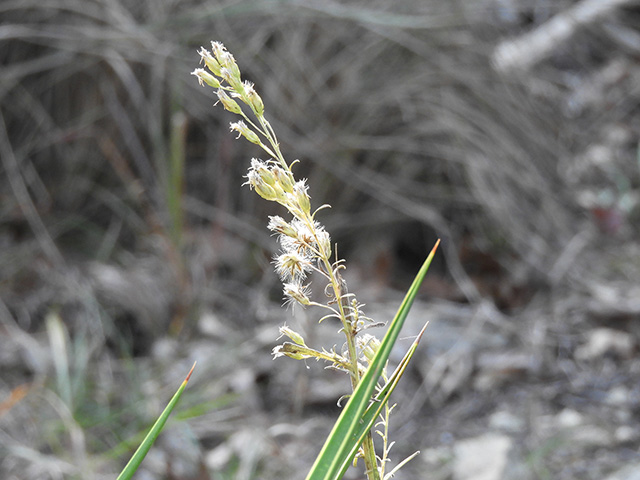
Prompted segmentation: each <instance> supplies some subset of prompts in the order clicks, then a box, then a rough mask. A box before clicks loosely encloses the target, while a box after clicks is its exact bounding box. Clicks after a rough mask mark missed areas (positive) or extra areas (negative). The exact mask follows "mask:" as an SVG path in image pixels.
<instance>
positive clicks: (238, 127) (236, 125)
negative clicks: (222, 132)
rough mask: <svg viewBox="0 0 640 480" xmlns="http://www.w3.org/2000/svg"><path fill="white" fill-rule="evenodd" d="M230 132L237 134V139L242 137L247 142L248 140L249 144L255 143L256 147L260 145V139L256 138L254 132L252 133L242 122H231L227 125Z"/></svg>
mask: <svg viewBox="0 0 640 480" xmlns="http://www.w3.org/2000/svg"><path fill="white" fill-rule="evenodd" d="M229 126H230V128H231V131H232V132H233V131H234V130H235V131H236V132H238V134H239V135H238V137H237V138H240V136H243V137H244V138H246V139H247V140H249V141H250V142H251V143H255V144H256V145H260V143H261V142H260V137H258V135H257V134H256V132H254V131H253V130H251V129H250V128H249V127H248V126H247V124H246V123H244V122H243V121H242V120H240V121H239V122H232V123H230V124H229Z"/></svg>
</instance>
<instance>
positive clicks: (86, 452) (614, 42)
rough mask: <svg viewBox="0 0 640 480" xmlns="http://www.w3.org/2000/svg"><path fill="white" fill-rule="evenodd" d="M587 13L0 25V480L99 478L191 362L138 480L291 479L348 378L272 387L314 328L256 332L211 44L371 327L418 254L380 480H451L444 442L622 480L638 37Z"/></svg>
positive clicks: (80, 1) (452, 9) (633, 259)
mask: <svg viewBox="0 0 640 480" xmlns="http://www.w3.org/2000/svg"><path fill="white" fill-rule="evenodd" d="M589 4H593V2H588V1H587V0H583V1H580V2H575V1H573V0H562V1H556V2H545V1H519V0H484V1H477V2H462V1H460V2H455V1H454V2H450V1H444V0H423V1H414V2H412V1H410V0H407V1H400V2H387V1H378V0H373V1H367V2H332V1H326V0H318V1H313V2H296V1H275V0H262V1H221V2H199V1H195V0H187V1H181V2H177V1H172V0H161V1H157V0H156V1H149V0H144V1H141V0H136V1H133V0H113V1H85V0H77V1H74V0H48V1H47V2H37V1H24V0H15V1H11V0H9V1H5V2H3V3H2V5H0V18H1V19H2V21H1V24H0V59H1V64H2V68H1V69H0V112H1V115H0V157H1V164H0V245H2V248H0V299H1V301H0V476H1V477H2V478H10V479H23V478H24V479H27V478H29V479H40V478H42V479H49V478H113V476H114V473H115V472H117V471H119V469H120V467H121V466H122V465H123V464H124V463H125V462H126V459H127V456H128V454H129V453H130V452H131V446H132V445H133V444H134V443H135V442H136V441H138V440H139V439H140V438H141V435H142V434H143V430H144V429H145V428H146V427H147V426H148V425H150V424H151V423H152V421H153V419H154V418H155V416H157V414H158V413H159V412H160V411H161V409H162V408H163V406H164V404H165V403H166V401H167V400H168V399H169V398H170V397H171V394H172V393H173V392H174V391H175V389H176V388H177V386H178V385H179V384H180V382H181V381H182V379H183V378H184V375H185V374H186V372H187V371H188V370H189V367H190V365H191V364H192V362H193V360H198V369H197V370H196V373H195V374H194V376H193V378H192V379H191V383H190V386H189V389H188V390H187V392H186V393H185V396H184V397H183V403H182V404H181V413H180V416H179V417H180V418H179V419H178V420H179V421H176V422H174V423H173V424H172V425H171V426H170V429H172V435H171V436H166V437H164V439H163V441H164V443H163V444H162V445H160V447H159V448H158V449H156V451H155V453H154V454H152V456H151V457H150V458H149V459H148V460H147V463H146V465H145V468H146V471H145V472H142V473H141V477H140V478H171V479H206V478H212V479H217V478H220V479H225V478H234V479H250V478H262V479H269V478H293V477H296V476H300V475H302V474H301V473H300V472H301V471H303V472H306V469H307V468H308V466H309V465H310V464H311V462H312V460H313V458H314V457H315V454H316V453H317V449H318V448H319V445H320V442H321V440H322V438H323V437H324V435H325V434H326V432H327V431H328V429H329V426H330V425H331V422H330V421H327V416H329V418H335V417H336V415H337V407H335V402H336V400H337V399H338V398H339V397H340V396H341V395H342V393H344V391H346V389H347V384H346V383H345V379H344V378H341V377H339V376H335V377H334V376H332V375H331V373H327V372H323V371H322V370H321V368H320V366H316V365H315V364H310V365H309V367H310V369H311V370H312V371H311V379H310V380H309V379H307V375H306V374H304V373H303V375H300V373H301V372H300V371H299V369H300V368H303V367H301V365H299V364H298V362H288V361H286V360H278V361H276V362H272V361H271V360H270V357H269V352H270V349H271V347H272V346H273V345H274V344H275V338H276V337H277V329H278V327H279V326H280V325H281V324H282V322H283V320H284V319H283V317H285V319H286V318H287V317H291V318H290V321H291V322H292V323H295V324H296V326H297V327H299V328H301V329H304V330H305V331H306V332H307V335H309V336H312V335H327V336H328V337H329V338H332V337H331V336H332V335H333V334H334V333H335V332H334V330H335V329H334V328H332V327H333V326H332V325H322V328H316V327H315V326H314V325H313V321H312V318H313V315H309V318H308V319H307V317H306V315H305V312H301V311H299V310H296V311H295V312H293V313H283V311H281V310H280V301H281V299H280V296H281V293H280V290H279V286H278V281H277V278H276V276H275V275H274V274H273V272H272V270H271V267H270V265H269V263H270V260H271V257H272V255H273V253H274V249H275V248H276V246H275V242H274V241H273V239H271V238H270V237H269V234H268V231H267V230H266V228H264V226H265V224H266V215H267V213H272V214H273V213H276V212H277V210H267V206H265V205H264V203H263V202H260V201H259V199H257V198H254V197H255V195H252V194H251V192H249V191H248V189H247V188H244V189H241V188H240V184H241V183H242V182H243V179H242V176H243V175H244V174H245V171H246V168H247V166H248V162H249V159H250V158H251V157H252V156H255V155H258V152H257V150H256V149H255V148H252V146H250V145H247V144H246V142H235V141H234V139H233V136H232V135H231V134H230V133H229V132H228V121H229V120H230V118H229V116H228V115H227V114H226V113H223V112H222V111H221V109H214V108H213V107H212V104H213V102H214V96H213V94H212V92H211V91H210V89H209V88H206V89H203V88H202V87H199V86H198V85H197V81H196V80H195V79H194V78H193V77H192V76H190V75H189V73H190V72H191V71H192V70H193V69H194V68H195V67H196V66H197V65H196V63H197V61H198V55H197V53H196V51H197V49H198V47H200V46H201V45H208V42H209V41H210V40H220V41H222V42H224V43H225V45H226V46H227V47H228V48H229V50H230V51H232V52H233V53H234V55H235V57H236V59H237V61H238V62H239V64H240V66H241V68H242V71H243V72H244V73H245V75H246V77H247V78H248V79H249V80H251V81H254V82H255V83H256V88H257V90H258V91H259V93H260V95H261V96H262V98H263V99H264V101H265V103H266V104H267V106H268V111H269V112H270V114H271V121H272V124H273V126H274V128H275V129H276V131H277V132H278V135H279V137H280V139H281V141H282V142H283V145H282V148H283V151H284V152H287V155H288V157H289V158H296V157H297V158H300V159H301V160H302V164H301V165H300V167H299V172H300V176H305V177H307V178H308V179H309V183H310V185H311V189H310V191H311V192H312V195H313V196H314V197H313V200H314V201H315V202H316V203H317V204H321V203H324V202H325V201H329V202H330V203H331V204H332V206H333V210H332V211H331V212H326V213H325V214H324V217H323V222H324V223H325V224H326V226H327V228H328V230H329V231H330V232H331V233H332V234H333V238H334V240H336V241H337V242H338V246H339V248H338V251H339V253H340V255H341V256H343V257H345V258H346V259H347V261H348V262H347V265H348V266H349V269H348V270H347V273H346V276H347V279H348V281H349V285H350V288H351V289H352V290H354V291H358V293H359V298H360V299H361V300H362V301H364V302H366V303H367V304H368V306H369V309H368V310H367V313H368V314H369V316H371V317H373V318H374V319H376V320H389V319H390V318H389V317H388V314H387V313H385V312H387V311H389V309H388V308H387V307H389V308H390V311H394V310H395V308H396V307H397V304H398V297H399V294H397V293H396V288H398V289H400V290H403V289H406V287H407V286H408V284H409V281H410V279H411V278H412V277H413V275H414V274H415V271H416V270H417V268H418V266H419V265H420V264H421V263H422V261H423V259H424V257H425V256H426V254H427V252H428V251H429V250H430V248H431V246H432V245H433V243H434V240H435V238H438V237H440V238H442V239H443V244H442V251H441V253H440V254H439V257H440V258H439V259H437V261H436V262H434V267H432V271H431V272H430V273H429V277H428V279H427V282H426V283H427V285H426V286H425V287H424V290H423V293H422V295H423V297H422V299H423V300H424V305H423V307H422V310H419V312H418V313H417V314H416V315H420V316H421V318H420V320H419V321H417V323H420V324H421V323H423V320H424V318H425V317H426V318H432V323H431V326H430V330H428V331H427V334H426V336H427V337H429V338H426V339H425V341H427V343H428V348H426V349H425V352H423V361H422V363H420V365H418V366H417V367H416V368H415V372H413V376H414V379H413V384H412V383H411V381H408V382H407V383H404V384H403V385H401V387H400V389H402V390H404V391H405V392H406V393H405V395H406V397H407V398H405V399H399V401H401V402H402V401H404V402H405V404H406V406H405V408H400V409H399V410H398V413H397V414H396V419H395V421H396V422H397V423H396V424H395V425H396V427H395V428H397V430H396V433H395V434H394V435H393V437H394V438H396V439H397V440H398V445H397V447H396V448H397V449H398V454H397V455H398V458H403V455H402V453H403V452H405V451H406V452H407V454H408V453H411V452H412V451H413V450H415V449H416V448H421V449H423V451H424V452H426V453H424V454H423V455H422V456H421V457H419V459H417V460H414V466H413V467H411V464H410V465H409V466H408V467H407V469H406V470H405V472H406V473H405V474H404V475H405V477H402V478H423V477H417V476H415V475H418V474H417V473H416V472H422V473H423V472H425V471H426V469H429V471H431V472H433V474H432V475H433V478H450V477H451V476H453V477H454V478H459V479H462V478H471V477H468V476H465V474H464V473H463V471H462V470H461V468H463V467H460V466H459V463H458V459H459V457H460V455H459V451H460V448H462V446H461V445H463V444H462V443H460V441H461V440H462V439H465V438H472V437H474V436H477V435H480V434H481V433H483V432H484V433H486V432H493V431H496V432H501V433H500V434H501V435H503V436H505V438H508V439H509V442H512V443H509V448H510V452H511V453H510V457H509V458H510V462H509V463H510V465H512V466H514V465H515V466H516V467H517V468H515V467H514V468H515V470H516V471H517V474H518V475H519V478H523V477H524V478H598V479H599V478H603V477H604V476H605V475H606V474H607V473H609V472H612V471H614V470H615V469H616V468H618V467H620V466H624V465H627V464H628V463H629V462H633V461H637V458H636V456H635V455H636V454H635V453H634V452H636V451H637V448H638V445H640V438H639V437H638V434H637V433H634V432H637V427H638V417H637V412H638V402H639V400H640V396H639V393H638V392H639V390H638V387H637V386H636V385H635V383H637V382H635V383H634V381H633V380H634V378H635V377H634V376H637V372H638V368H640V364H639V363H638V362H637V360H635V359H634V358H633V353H634V352H635V351H636V348H637V340H638V338H637V334H638V331H637V321H636V320H638V316H639V315H640V305H639V304H638V298H639V296H638V288H639V287H638V279H640V273H639V272H640V256H639V255H640V245H638V242H637V239H638V235H639V234H640V231H639V230H640V229H639V227H638V225H639V220H640V208H639V206H638V205H639V199H640V197H639V193H640V190H639V189H640V163H639V160H638V158H639V157H638V134H639V132H640V124H639V120H638V119H639V117H638V101H639V98H640V91H639V90H638V87H637V85H638V84H639V83H638V78H639V75H640V68H639V67H638V64H637V56H638V53H639V52H640V40H639V38H640V37H638V21H639V13H640V11H639V10H638V8H637V7H634V6H632V2H624V1H617V2H607V1H603V2H601V3H600V7H599V8H600V9H601V11H600V12H596V13H593V12H592V14H591V16H589V15H582V16H576V12H582V13H584V8H585V6H587V7H588V6H589ZM581 8H582V9H583V10H580V9H581ZM587 13H589V12H588V11H587ZM571 15H573V17H571ZM563 18H564V19H565V20H566V19H567V18H573V19H577V20H575V21H573V22H571V29H570V32H569V33H568V34H567V35H565V36H564V37H562V36H560V37H554V36H553V34H554V31H553V29H552V26H553V23H552V22H554V21H555V22H558V21H559V20H558V19H560V20H562V19H563ZM550 25H551V27H550ZM536 32H537V34H538V35H539V37H535V34H536ZM540 38H542V39H544V38H547V39H552V46H551V47H549V46H548V45H546V46H545V44H544V41H542V42H541V41H539V40H540ZM505 52H506V53H505ZM510 52H511V53H510ZM336 338H337V337H336ZM335 341H337V340H335ZM329 342H331V340H329ZM429 342H430V343H429ZM616 395H617V396H616ZM616 402H617V403H616ZM567 411H568V412H573V413H575V414H577V415H578V416H579V417H578V418H579V421H577V423H576V422H574V423H571V422H569V424H567V425H568V426H567V425H565V424H563V423H562V422H561V421H560V420H561V419H562V418H564V419H565V420H566V415H567V413H566V412H567ZM498 414H502V417H499V416H498V417H496V415H498ZM505 414H509V415H511V417H508V418H510V419H511V421H512V423H511V424H510V426H509V427H508V428H507V427H504V425H503V426H502V427H499V426H498V427H496V425H495V422H496V421H497V420H495V419H496V418H498V419H500V418H503V419H504V418H505ZM561 414H564V415H565V416H564V417H556V416H558V415H561ZM570 414H572V413H570ZM558 418H559V419H560V420H558V421H554V420H553V419H556V420H557V419H558ZM571 418H573V419H574V420H575V418H576V417H575V416H574V417H571ZM545 421H546V422H547V424H549V425H552V426H555V427H558V426H560V427H562V428H560V429H557V428H556V429H555V430H554V429H553V428H552V427H550V426H549V425H547V426H548V427H549V428H547V427H544V425H545V424H544V422H545ZM492 422H494V423H492ZM402 425H405V426H404V427H403V426H402ZM514 425H515V426H514ZM543 427H544V428H543ZM578 427H580V428H582V427H585V428H586V427H588V428H591V430H590V431H591V432H593V431H594V430H593V429H594V428H600V430H599V431H598V432H597V435H595V437H594V438H597V439H599V440H598V441H595V440H594V441H591V442H582V443H581V442H580V441H578V440H576V439H575V438H574V437H571V433H570V432H574V431H576V429H578ZM625 427H628V429H627V430H625ZM545 428H547V429H546V430H545ZM629 429H631V431H629ZM505 432H506V433H505ZM568 432H569V433H568ZM581 432H582V431H581ZM581 434H582V435H583V437H584V435H585V434H584V432H582V433H581ZM583 437H580V438H583ZM176 439H178V440H176ZM405 456H406V455H405ZM567 458H570V459H571V461H568V460H567ZM411 468H414V470H413V471H412V470H411ZM507 470H508V469H507ZM461 472H462V473H461ZM422 473H421V474H422ZM421 474H420V475H421ZM145 475H146V476H145ZM412 475H413V476H412ZM504 475H508V472H507V473H504ZM527 475H528V476H529V477H526V476H527ZM398 477H400V475H399V476H398Z"/></svg>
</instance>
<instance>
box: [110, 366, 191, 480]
mask: <svg viewBox="0 0 640 480" xmlns="http://www.w3.org/2000/svg"><path fill="white" fill-rule="evenodd" d="M194 368H196V364H195V363H194V364H193V366H192V367H191V370H189V373H188V374H187V377H186V378H185V379H184V381H183V382H182V385H180V388H179V389H178V391H177V392H176V393H175V394H174V395H173V398H171V401H170V402H169V404H168V405H167V407H166V408H165V409H164V411H163V412H162V414H161V415H160V416H159V417H158V420H156V423H154V424H153V427H151V430H150V431H149V433H148V434H147V436H146V437H144V440H143V441H142V443H141V444H140V446H139V447H138V449H137V450H136V451H135V453H134V454H133V456H132V457H131V460H129V463H127V465H126V466H125V467H124V470H122V472H121V473H120V475H118V478H117V480H129V479H130V478H131V477H133V474H134V473H136V470H138V467H139V466H140V464H141V463H142V460H143V459H144V457H145V456H146V455H147V452H149V449H150V448H151V446H152V445H153V442H155V441H156V439H157V438H158V435H160V432H161V431H162V428H163V427H164V424H165V423H167V419H168V418H169V415H171V412H172V411H173V409H174V408H175V406H176V405H177V404H178V401H179V400H180V397H181V396H182V392H184V389H185V388H186V386H187V382H188V381H189V378H191V374H192V373H193V369H194Z"/></svg>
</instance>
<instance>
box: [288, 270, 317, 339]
mask: <svg viewBox="0 0 640 480" xmlns="http://www.w3.org/2000/svg"><path fill="white" fill-rule="evenodd" d="M308 294H309V292H308V288H307V286H302V285H299V284H297V283H285V285H284V295H285V297H287V301H289V302H291V301H295V302H298V303H299V304H300V305H302V306H304V307H308V306H309V305H311V300H309V296H308ZM289 338H291V340H293V341H294V342H295V340H294V339H293V338H292V337H289ZM296 343H297V342H296Z"/></svg>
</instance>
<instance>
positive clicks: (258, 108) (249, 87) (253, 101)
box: [244, 82, 264, 117]
mask: <svg viewBox="0 0 640 480" xmlns="http://www.w3.org/2000/svg"><path fill="white" fill-rule="evenodd" d="M244 90H245V92H246V95H247V99H248V103H249V106H250V107H251V109H252V110H253V113H255V114H256V116H258V117H261V116H262V115H263V113H264V103H262V98H260V95H258V92H256V90H255V88H253V84H252V83H250V82H244Z"/></svg>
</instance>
